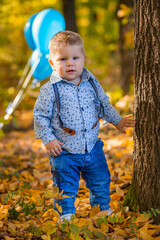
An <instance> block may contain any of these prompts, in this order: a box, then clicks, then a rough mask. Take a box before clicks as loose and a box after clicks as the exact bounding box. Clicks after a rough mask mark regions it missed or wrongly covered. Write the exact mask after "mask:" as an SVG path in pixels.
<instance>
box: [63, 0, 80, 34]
mask: <svg viewBox="0 0 160 240" xmlns="http://www.w3.org/2000/svg"><path fill="white" fill-rule="evenodd" d="M62 3H63V13H64V18H65V21H66V30H71V31H74V32H77V24H76V15H75V6H74V0H62Z"/></svg>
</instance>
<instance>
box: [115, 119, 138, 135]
mask: <svg viewBox="0 0 160 240" xmlns="http://www.w3.org/2000/svg"><path fill="white" fill-rule="evenodd" d="M130 117H132V115H128V116H125V117H123V118H122V119H121V120H120V121H119V123H117V125H115V127H116V128H117V129H118V130H119V131H121V132H122V133H124V134H126V131H125V130H124V128H126V127H134V126H135V123H136V120H135V119H129V118H130Z"/></svg>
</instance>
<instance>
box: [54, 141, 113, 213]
mask: <svg viewBox="0 0 160 240" xmlns="http://www.w3.org/2000/svg"><path fill="white" fill-rule="evenodd" d="M102 148H103V142H102V141H101V140H98V141H97V142H96V144H95V146H94V148H93V149H92V151H91V152H90V153H88V152H86V154H71V153H69V152H68V151H66V150H63V151H62V153H61V154H60V155H59V156H57V157H50V164H51V172H52V174H53V187H54V186H57V187H58V188H59V190H60V191H62V190H63V195H64V194H65V195H67V196H70V197H69V198H64V199H60V200H58V199H56V202H57V203H58V204H59V205H60V206H61V207H62V214H60V215H64V214H69V213H70V214H75V206H74V201H75V198H76V194H77V192H78V188H79V179H80V173H81V175H82V178H83V179H84V180H85V181H86V186H87V188H89V191H90V205H91V207H93V206H94V205H99V206H100V209H101V210H102V211H104V210H108V209H109V208H110V206H109V202H110V172H109V170H108V166H107V163H106V159H105V155H104V152H103V150H102ZM55 209H56V208H55Z"/></svg>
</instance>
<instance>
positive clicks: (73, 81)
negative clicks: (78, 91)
mask: <svg viewBox="0 0 160 240" xmlns="http://www.w3.org/2000/svg"><path fill="white" fill-rule="evenodd" d="M81 81H82V78H81V77H80V76H79V78H78V79H76V80H68V82H71V83H73V84H75V85H77V86H79V85H80V83H81Z"/></svg>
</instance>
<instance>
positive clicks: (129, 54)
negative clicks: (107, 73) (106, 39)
mask: <svg viewBox="0 0 160 240" xmlns="http://www.w3.org/2000/svg"><path fill="white" fill-rule="evenodd" d="M117 16H118V19H119V45H120V46H119V48H120V59H121V63H120V64H121V80H120V86H121V88H122V89H123V92H124V93H128V91H129V85H130V83H131V80H132V77H133V61H134V53H133V52H134V51H133V18H134V17H133V0H119V3H118V12H117Z"/></svg>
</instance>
